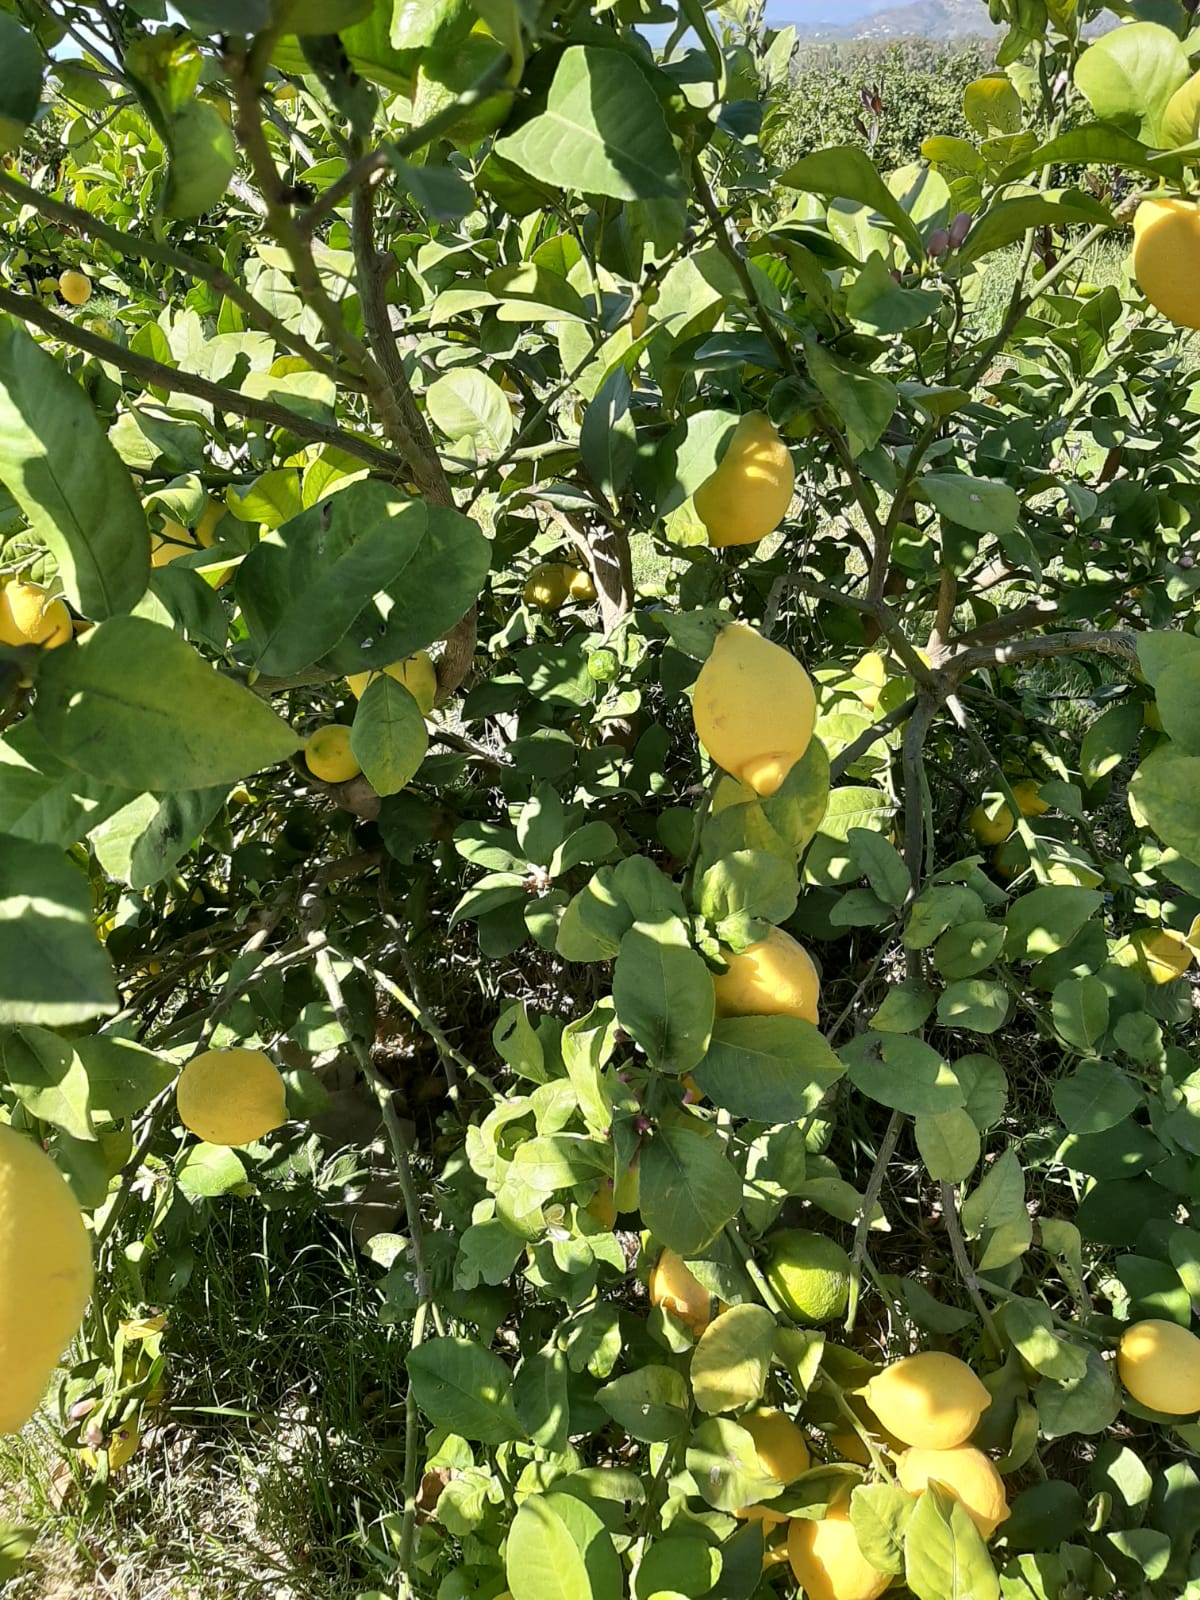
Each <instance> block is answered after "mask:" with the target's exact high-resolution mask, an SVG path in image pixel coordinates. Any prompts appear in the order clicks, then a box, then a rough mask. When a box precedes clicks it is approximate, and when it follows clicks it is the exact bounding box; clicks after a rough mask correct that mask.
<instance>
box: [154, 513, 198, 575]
mask: <svg viewBox="0 0 1200 1600" xmlns="http://www.w3.org/2000/svg"><path fill="white" fill-rule="evenodd" d="M198 548H199V546H198V544H197V542H196V535H195V534H194V533H193V532H192V530H191V529H190V528H188V527H185V526H184V524H183V523H182V522H176V521H175V519H174V517H164V518H163V525H162V528H161V530H160V531H159V532H158V533H155V534H152V535H151V538H150V565H151V566H152V567H168V566H170V564H171V562H172V561H178V560H179V558H180V556H186V555H189V554H190V553H191V552H192V551H193V550H196V549H198Z"/></svg>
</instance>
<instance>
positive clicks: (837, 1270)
mask: <svg viewBox="0 0 1200 1600" xmlns="http://www.w3.org/2000/svg"><path fill="white" fill-rule="evenodd" d="M768 1243H769V1246H770V1254H769V1256H768V1257H767V1268H766V1277H767V1282H768V1283H769V1284H770V1285H771V1288H772V1289H774V1291H775V1293H776V1295H777V1296H778V1298H779V1301H780V1303H781V1304H782V1306H783V1309H784V1310H785V1311H786V1312H787V1313H788V1315H789V1316H790V1317H793V1318H795V1320H796V1321H797V1322H804V1323H808V1324H809V1325H810V1326H814V1327H815V1326H817V1325H818V1324H820V1323H822V1322H832V1321H833V1319H834V1318H835V1317H840V1316H844V1315H845V1311H846V1306H847V1304H848V1303H849V1300H850V1257H849V1256H848V1255H847V1254H846V1252H845V1251H844V1250H843V1249H842V1247H841V1245H840V1244H838V1242H837V1241H836V1240H835V1239H829V1238H827V1237H826V1236H825V1234H823V1233H809V1232H805V1231H804V1230H802V1229H795V1230H792V1231H790V1232H787V1233H780V1234H776V1235H775V1236H774V1237H773V1238H772V1239H770V1240H769V1241H768Z"/></svg>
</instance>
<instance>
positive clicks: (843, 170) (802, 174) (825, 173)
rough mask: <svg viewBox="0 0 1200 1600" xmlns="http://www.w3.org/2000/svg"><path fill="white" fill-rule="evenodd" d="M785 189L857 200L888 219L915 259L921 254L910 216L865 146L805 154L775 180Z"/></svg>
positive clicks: (847, 146)
mask: <svg viewBox="0 0 1200 1600" xmlns="http://www.w3.org/2000/svg"><path fill="white" fill-rule="evenodd" d="M777 181H778V182H779V183H781V184H782V185H783V186H784V188H786V189H801V190H803V191H804V192H805V193H806V194H819V195H822V196H824V198H825V199H827V200H832V199H841V200H856V201H857V202H858V203H859V204H860V205H864V206H869V207H870V208H871V210H872V211H877V212H878V213H879V215H880V216H881V217H883V218H885V219H886V220H887V222H889V223H890V224H891V226H892V228H893V229H894V230H895V232H896V233H898V234H899V235H900V237H901V238H902V239H903V240H904V242H905V244H907V245H908V248H909V251H910V253H911V254H912V256H913V257H914V259H919V258H920V257H921V255H922V253H923V252H922V248H921V236H920V234H919V233H918V232H917V229H916V226H915V224H914V223H913V220H912V218H911V217H910V216H909V214H908V212H907V211H905V209H904V207H903V206H902V205H901V204H900V202H899V201H898V200H897V199H896V197H895V195H893V194H892V192H891V190H890V189H889V188H888V186H887V185H886V184H885V183H884V181H883V179H882V178H881V177H880V176H879V172H878V169H877V168H876V166H875V163H874V162H873V161H872V160H871V158H870V156H868V155H867V153H866V151H865V150H859V149H858V148H857V147H856V146H854V145H837V146H834V147H833V148H831V149H829V150H815V151H814V152H813V153H812V154H811V155H807V156H804V157H803V158H802V159H801V160H799V161H797V162H796V163H795V165H794V166H790V167H789V168H788V169H787V171H786V172H785V173H784V174H783V175H782V177H780V178H779V179H778V180H777Z"/></svg>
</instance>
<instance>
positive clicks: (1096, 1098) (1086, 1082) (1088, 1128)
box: [1054, 1061, 1142, 1134]
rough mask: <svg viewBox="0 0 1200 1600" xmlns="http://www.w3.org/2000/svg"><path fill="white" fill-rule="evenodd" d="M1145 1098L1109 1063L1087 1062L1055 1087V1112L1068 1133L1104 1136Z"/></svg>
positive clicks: (1129, 1114)
mask: <svg viewBox="0 0 1200 1600" xmlns="http://www.w3.org/2000/svg"><path fill="white" fill-rule="evenodd" d="M1141 1101H1142V1094H1141V1091H1140V1090H1139V1089H1138V1088H1137V1086H1136V1085H1135V1084H1133V1083H1131V1082H1130V1080H1129V1079H1128V1078H1127V1077H1126V1076H1125V1074H1124V1073H1123V1072H1121V1071H1120V1070H1119V1069H1118V1068H1116V1067H1114V1066H1111V1065H1110V1064H1109V1063H1108V1062H1107V1061H1084V1062H1081V1063H1080V1066H1079V1068H1078V1069H1077V1071H1075V1072H1074V1073H1073V1074H1072V1075H1071V1077H1069V1078H1060V1079H1059V1081H1058V1082H1057V1083H1056V1084H1055V1085H1054V1109H1055V1111H1057V1112H1058V1114H1059V1116H1060V1117H1061V1118H1062V1120H1063V1125H1064V1126H1065V1127H1066V1129H1067V1131H1068V1133H1080V1134H1088V1133H1103V1132H1104V1131H1105V1130H1106V1129H1108V1128H1115V1127H1117V1126H1119V1125H1120V1124H1121V1123H1122V1122H1124V1121H1125V1120H1126V1119H1127V1118H1128V1117H1129V1116H1131V1115H1132V1114H1133V1112H1134V1111H1136V1110H1137V1108H1138V1106H1139V1105H1140V1104H1141Z"/></svg>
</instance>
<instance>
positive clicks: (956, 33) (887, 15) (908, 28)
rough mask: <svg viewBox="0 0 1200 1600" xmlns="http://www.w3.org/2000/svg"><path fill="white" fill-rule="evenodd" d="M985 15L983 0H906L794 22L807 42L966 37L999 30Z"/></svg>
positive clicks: (1104, 28)
mask: <svg viewBox="0 0 1200 1600" xmlns="http://www.w3.org/2000/svg"><path fill="white" fill-rule="evenodd" d="M1116 20H1117V19H1116V18H1115V17H1112V18H1105V19H1104V20H1102V21H1099V22H1097V23H1095V24H1093V26H1092V27H1091V28H1089V29H1088V30H1087V31H1088V33H1107V32H1108V30H1109V29H1110V28H1112V27H1115V26H1116ZM999 31H1000V30H999V29H998V28H994V27H993V26H992V23H991V21H990V20H989V18H988V10H987V3H986V0H909V3H908V4H907V5H900V6H889V7H887V8H885V9H880V10H878V11H875V12H873V13H872V14H871V15H869V16H866V17H860V18H859V19H858V20H857V21H855V22H841V23H829V22H815V23H804V22H799V23H797V24H796V33H797V35H798V36H799V38H800V39H801V40H803V41H804V42H805V43H810V44H822V43H830V44H832V43H836V42H837V41H838V40H841V39H902V38H905V39H912V38H920V39H945V40H954V39H969V38H979V37H981V36H983V37H988V36H989V35H992V34H998V33H999Z"/></svg>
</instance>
